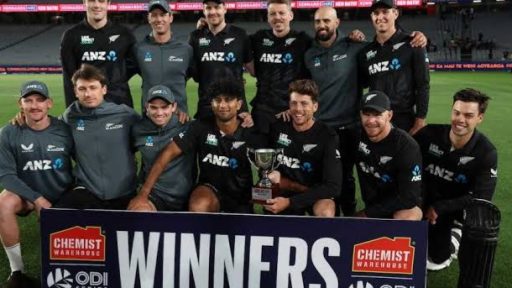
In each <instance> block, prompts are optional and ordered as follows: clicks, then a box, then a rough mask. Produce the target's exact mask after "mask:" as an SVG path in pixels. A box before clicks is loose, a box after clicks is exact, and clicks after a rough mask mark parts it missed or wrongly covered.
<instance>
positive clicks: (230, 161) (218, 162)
mask: <svg viewBox="0 0 512 288" xmlns="http://www.w3.org/2000/svg"><path fill="white" fill-rule="evenodd" d="M202 162H203V163H210V164H212V165H215V166H219V167H229V168H231V169H236V168H238V160H236V159H235V158H228V157H226V156H219V155H215V154H212V153H208V155H206V156H205V157H204V158H203V160H202Z"/></svg>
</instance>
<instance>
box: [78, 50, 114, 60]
mask: <svg viewBox="0 0 512 288" xmlns="http://www.w3.org/2000/svg"><path fill="white" fill-rule="evenodd" d="M116 60H117V53H116V51H113V50H112V51H109V52H108V53H107V52H106V51H85V52H84V54H83V55H82V61H89V62H92V61H112V62H115V61H116Z"/></svg>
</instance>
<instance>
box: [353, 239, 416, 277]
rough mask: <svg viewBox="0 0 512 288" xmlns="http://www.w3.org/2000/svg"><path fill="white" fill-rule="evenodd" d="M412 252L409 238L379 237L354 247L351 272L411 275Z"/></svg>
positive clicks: (412, 248) (412, 265)
mask: <svg viewBox="0 0 512 288" xmlns="http://www.w3.org/2000/svg"><path fill="white" fill-rule="evenodd" d="M414 251H415V247H414V246H412V245H411V238H409V237H396V238H393V239H392V238H389V237H381V238H377V239H373V240H370V241H366V242H363V243H359V244H356V245H354V253H353V255H352V271H353V272H364V273H384V274H405V275H411V274H412V273H413V270H414Z"/></svg>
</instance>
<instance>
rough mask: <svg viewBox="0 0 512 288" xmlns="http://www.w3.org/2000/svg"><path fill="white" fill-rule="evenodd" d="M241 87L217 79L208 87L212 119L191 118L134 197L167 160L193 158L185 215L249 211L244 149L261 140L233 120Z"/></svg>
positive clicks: (144, 193) (152, 180) (149, 185)
mask: <svg viewBox="0 0 512 288" xmlns="http://www.w3.org/2000/svg"><path fill="white" fill-rule="evenodd" d="M242 93H243V90H242V87H241V86H240V83H239V82H238V81H233V79H220V80H218V81H215V82H213V83H212V84H211V85H210V87H209V88H208V96H207V97H208V99H211V101H210V102H211V107H212V110H213V114H214V117H215V120H214V121H199V120H196V121H195V122H193V123H192V124H191V125H190V128H189V129H188V131H187V132H186V133H184V134H180V135H179V137H177V138H175V139H174V141H173V142H171V143H170V144H169V145H167V147H166V148H165V149H164V150H162V152H161V153H160V155H159V157H158V159H157V160H156V161H155V163H154V164H153V167H152V168H151V171H150V172H149V175H148V176H147V178H146V182H145V183H144V185H143V186H142V188H141V191H140V192H139V195H140V196H141V197H147V196H148V195H150V193H151V191H152V189H153V187H154V186H155V184H156V183H157V180H158V178H159V177H160V175H161V174H162V172H163V171H164V170H165V169H166V167H167V165H168V163H169V162H171V161H175V159H176V158H177V157H178V156H180V155H182V154H191V155H197V159H198V162H199V183H198V184H197V186H196V187H195V188H194V189H193V190H192V193H191V195H190V201H189V211H193V212H219V211H223V212H233V213H252V212H253V209H252V204H251V202H250V200H251V186H252V172H251V166H250V163H249V160H248V159H247V155H246V150H247V147H251V148H258V146H260V145H258V143H260V142H261V137H259V135H257V134H256V133H255V131H254V129H253V128H244V127H242V126H241V121H240V120H239V119H238V118H237V115H238V113H239V110H240V109H241V107H242V101H243V100H242Z"/></svg>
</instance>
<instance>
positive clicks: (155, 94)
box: [146, 85, 176, 103]
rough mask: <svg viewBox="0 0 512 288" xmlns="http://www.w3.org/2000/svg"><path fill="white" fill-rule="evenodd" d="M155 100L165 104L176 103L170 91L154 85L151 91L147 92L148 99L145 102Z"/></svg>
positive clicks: (162, 86) (165, 87)
mask: <svg viewBox="0 0 512 288" xmlns="http://www.w3.org/2000/svg"><path fill="white" fill-rule="evenodd" d="M156 98H160V99H162V100H164V101H166V102H167V103H174V102H175V101H176V99H175V98H174V94H172V91H171V89H169V88H168V87H167V86H164V85H156V86H153V87H151V89H149V91H148V98H147V100H146V102H150V101H152V100H154V99H156Z"/></svg>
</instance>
